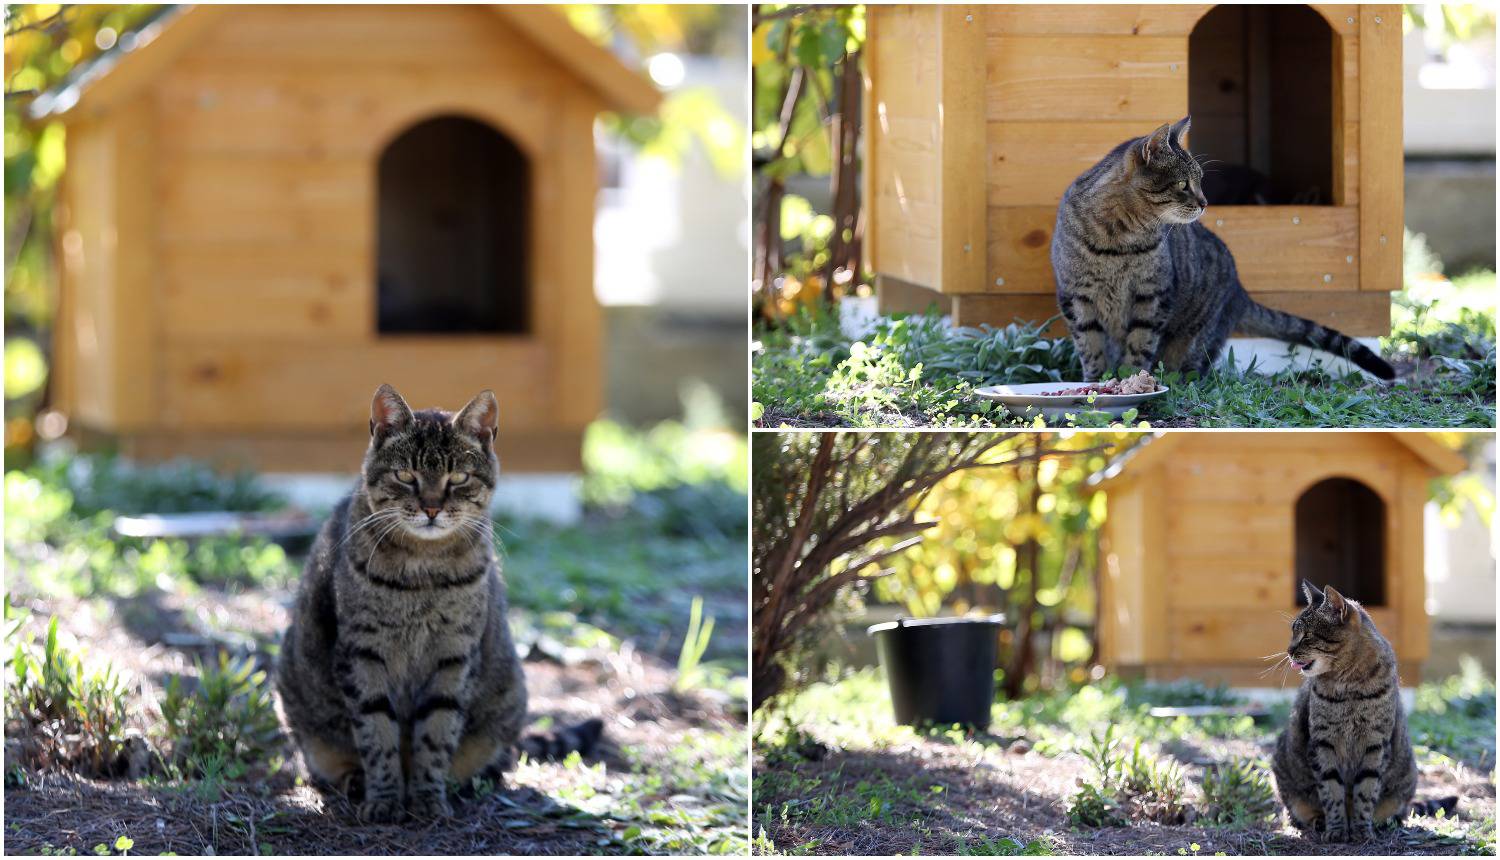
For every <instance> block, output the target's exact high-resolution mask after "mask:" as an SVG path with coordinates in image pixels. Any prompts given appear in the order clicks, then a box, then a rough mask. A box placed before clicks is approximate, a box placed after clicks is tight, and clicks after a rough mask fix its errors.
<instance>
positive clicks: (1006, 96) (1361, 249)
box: [864, 4, 1402, 336]
mask: <svg viewBox="0 0 1500 860" xmlns="http://www.w3.org/2000/svg"><path fill="white" fill-rule="evenodd" d="M867 14H868V33H867V36H868V42H867V47H866V49H865V55H864V62H865V91H864V97H865V103H864V109H865V119H864V128H865V130H866V135H867V139H866V150H865V162H864V182H865V185H864V200H865V206H866V217H867V218H868V224H867V229H866V240H865V248H866V249H867V251H868V259H867V265H868V268H869V269H870V270H871V271H873V272H874V273H875V276H876V279H877V290H878V294H879V297H880V299H879V301H880V306H881V310H882V311H884V312H887V313H889V312H896V311H913V312H915V311H922V310H926V309H927V308H929V307H931V306H932V305H934V304H936V305H937V306H938V307H939V308H940V310H941V312H943V313H945V314H952V316H953V319H954V321H955V322H956V323H959V324H962V325H977V324H980V323H990V324H997V325H1003V324H1008V323H1010V322H1012V321H1013V320H1015V319H1017V318H1019V319H1023V320H1031V321H1038V322H1039V321H1041V320H1045V319H1048V318H1050V317H1053V316H1055V315H1057V313H1058V310H1057V302H1056V299H1055V297H1054V290H1055V284H1054V281H1053V276H1052V267H1051V263H1050V260H1049V247H1050V245H1051V242H1052V232H1053V226H1054V221H1055V218H1056V213H1057V204H1058V202H1059V200H1060V199H1061V197H1062V194H1063V191H1064V190H1065V189H1066V188H1067V187H1068V185H1069V183H1071V182H1072V181H1073V179H1074V178H1076V177H1077V176H1078V175H1079V174H1080V173H1082V172H1083V171H1084V170H1086V169H1087V168H1089V167H1090V166H1092V165H1093V164H1095V163H1096V162H1097V161H1098V160H1099V159H1100V158H1102V157H1103V156H1104V155H1105V154H1106V153H1108V152H1109V151H1110V150H1111V149H1112V148H1113V147H1114V146H1115V145H1116V144H1118V143H1120V142H1122V141H1124V140H1127V139H1130V138H1132V137H1136V136H1140V135H1144V134H1147V133H1149V132H1151V131H1152V130H1153V129H1155V128H1157V127H1158V126H1160V125H1162V124H1163V123H1167V122H1174V121H1176V120H1178V119H1180V118H1182V117H1183V116H1186V115H1189V114H1191V115H1192V118H1193V124H1192V131H1191V133H1190V134H1189V140H1188V143H1189V146H1190V147H1191V149H1192V150H1193V152H1194V154H1196V155H1198V156H1200V157H1201V158H1209V159H1214V160H1215V161H1214V163H1209V164H1208V165H1207V171H1208V179H1207V180H1206V181H1207V182H1208V183H1209V184H1208V185H1206V186H1205V191H1206V192H1207V194H1208V197H1209V208H1208V211H1207V213H1206V214H1205V215H1204V223H1205V224H1206V225H1207V226H1208V227H1209V228H1210V229H1212V230H1213V231H1214V232H1216V233H1217V234H1218V235H1219V236H1220V237H1221V238H1223V239H1224V241H1225V242H1227V243H1228V245H1229V247H1230V249H1231V250H1232V251H1233V252H1234V255H1235V260H1236V262H1237V263H1238V266H1239V272H1240V277H1241V278H1242V280H1243V281H1244V284H1245V287H1246V289H1248V290H1249V291H1250V292H1251V293H1253V294H1254V296H1255V298H1256V299H1257V300H1258V301H1261V302H1262V303H1264V304H1267V305H1269V306H1271V307H1274V308H1280V309H1283V310H1287V311H1290V312H1292V313H1296V314H1299V315H1302V316H1307V317H1311V318H1313V319H1315V320H1317V321H1319V322H1322V323H1324V324H1327V325H1332V326H1335V327H1337V328H1338V329H1340V330H1342V331H1344V332H1346V333H1348V334H1351V335H1354V336H1374V335H1383V334H1388V333H1389V329H1390V295H1389V293H1390V291H1391V290H1395V289H1399V288H1400V286H1401V236H1402V149H1401V7H1400V6H1396V5H1361V6H1352V5H1351V6H1329V5H1313V6H1303V5H1278V6H1238V5H1233V6H1231V5H1224V6H1209V5H1122V6H1105V5H1097V6H1090V5H1082V6H1073V5H1042V4H1016V5H993V6H984V5H968V6H947V5H944V6H874V5H872V6H870V7H869V9H868V12H867ZM1061 331H1062V327H1061V325H1060V323H1059V325H1058V327H1057V328H1056V329H1054V332H1061Z"/></svg>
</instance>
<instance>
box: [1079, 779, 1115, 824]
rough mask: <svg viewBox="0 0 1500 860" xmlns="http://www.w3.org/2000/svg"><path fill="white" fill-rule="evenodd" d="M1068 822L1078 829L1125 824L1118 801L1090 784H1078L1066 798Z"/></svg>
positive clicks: (1098, 787) (1095, 785) (1108, 793)
mask: <svg viewBox="0 0 1500 860" xmlns="http://www.w3.org/2000/svg"><path fill="white" fill-rule="evenodd" d="M1068 821H1069V822H1071V823H1073V824H1076V825H1078V826H1080V827H1118V826H1121V825H1124V824H1125V823H1126V819H1125V816H1124V815H1122V814H1121V812H1120V804H1119V801H1118V800H1117V799H1116V798H1115V796H1114V795H1113V794H1111V793H1110V792H1108V791H1105V790H1104V789H1103V788H1102V787H1100V786H1099V785H1097V784H1095V783H1092V782H1080V783H1079V784H1078V790H1077V791H1075V792H1074V793H1073V796H1072V797H1070V798H1068Z"/></svg>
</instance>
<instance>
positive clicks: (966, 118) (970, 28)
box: [938, 5, 988, 293]
mask: <svg viewBox="0 0 1500 860" xmlns="http://www.w3.org/2000/svg"><path fill="white" fill-rule="evenodd" d="M980 8H981V7H979V6H949V5H944V6H941V7H939V10H938V15H939V28H940V31H939V33H940V37H941V51H942V54H941V55H942V66H941V82H940V84H939V97H940V101H939V104H938V111H939V116H940V117H941V133H942V143H941V153H940V157H939V165H940V168H939V169H940V171H941V176H940V179H939V182H940V183H941V184H940V187H941V189H942V190H941V207H942V227H941V230H940V242H941V254H942V259H941V263H940V266H941V268H940V272H939V277H940V280H939V282H938V286H939V289H941V290H942V291H943V292H945V293H958V292H974V291H976V290H977V289H978V288H979V287H980V285H981V284H983V283H984V278H985V254H986V251H985V241H986V229H985V228H986V220H987V214H988V211H987V207H986V205H985V186H984V183H982V182H977V181H975V178H974V166H975V165H977V164H983V163H984V161H985V122H984V80H983V79H982V78H981V77H980V76H979V75H978V74H976V73H975V70H977V69H982V68H984V67H985V54H984V50H985V43H984V25H983V22H982V21H981V20H980Z"/></svg>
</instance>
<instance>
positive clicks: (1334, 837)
mask: <svg viewBox="0 0 1500 860" xmlns="http://www.w3.org/2000/svg"><path fill="white" fill-rule="evenodd" d="M1317 840H1318V841H1319V842H1324V843H1329V842H1348V841H1349V829H1348V826H1347V825H1345V823H1344V822H1342V821H1340V822H1338V823H1337V824H1333V825H1326V824H1325V825H1324V826H1323V829H1322V830H1319V831H1318V834H1317Z"/></svg>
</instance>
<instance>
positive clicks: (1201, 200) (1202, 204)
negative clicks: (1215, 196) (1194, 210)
mask: <svg viewBox="0 0 1500 860" xmlns="http://www.w3.org/2000/svg"><path fill="white" fill-rule="evenodd" d="M1198 208H1199V209H1207V208H1208V198H1207V197H1204V196H1203V195H1202V194H1199V195H1198Z"/></svg>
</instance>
